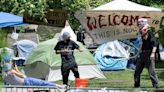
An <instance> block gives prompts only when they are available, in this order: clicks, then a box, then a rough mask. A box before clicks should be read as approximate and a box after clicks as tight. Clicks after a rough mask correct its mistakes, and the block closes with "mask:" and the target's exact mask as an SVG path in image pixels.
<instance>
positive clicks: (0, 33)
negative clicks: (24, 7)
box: [0, 29, 8, 48]
mask: <svg viewBox="0 0 164 92" xmlns="http://www.w3.org/2000/svg"><path fill="white" fill-rule="evenodd" d="M7 34H8V33H7V30H2V29H0V48H3V47H6V46H7V43H6V42H7V41H6V40H7Z"/></svg>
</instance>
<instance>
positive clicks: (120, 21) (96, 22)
mask: <svg viewBox="0 0 164 92" xmlns="http://www.w3.org/2000/svg"><path fill="white" fill-rule="evenodd" d="M75 17H76V18H77V19H78V20H79V21H80V23H81V24H82V25H83V27H84V28H85V29H86V32H87V33H88V34H89V35H90V36H91V37H92V39H93V40H94V42H95V43H97V44H102V43H104V42H108V41H112V40H116V39H131V38H136V37H137V33H138V27H137V20H138V19H139V18H146V19H148V23H149V25H150V26H151V27H152V28H154V29H155V30H159V29H161V28H164V13H163V12H145V11H142V12H135V11H77V12H76V13H75Z"/></svg>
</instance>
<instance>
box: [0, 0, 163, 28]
mask: <svg viewBox="0 0 164 92" xmlns="http://www.w3.org/2000/svg"><path fill="white" fill-rule="evenodd" d="M110 1H112V0H1V2H0V11H5V12H9V13H14V14H17V15H23V13H24V12H27V13H29V14H30V15H32V16H33V17H39V18H40V19H42V18H44V16H45V13H46V12H47V10H48V9H65V10H69V14H70V15H69V18H68V19H69V22H70V23H71V27H72V28H73V29H74V30H77V28H78V26H79V25H80V23H79V21H78V20H77V19H76V18H75V17H74V13H75V12H76V11H78V10H90V9H94V8H96V7H98V6H100V5H102V4H105V3H108V2H110ZM131 1H133V2H137V3H139V4H142V5H147V6H153V7H157V8H162V9H164V0H131Z"/></svg>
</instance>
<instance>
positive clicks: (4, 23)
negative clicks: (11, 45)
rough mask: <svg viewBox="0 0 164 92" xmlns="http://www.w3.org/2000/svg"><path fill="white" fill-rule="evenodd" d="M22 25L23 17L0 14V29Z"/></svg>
mask: <svg viewBox="0 0 164 92" xmlns="http://www.w3.org/2000/svg"><path fill="white" fill-rule="evenodd" d="M20 25H24V23H23V17H21V16H17V15H14V14H10V13H5V12H0V28H2V27H9V26H10V27H12V26H20Z"/></svg>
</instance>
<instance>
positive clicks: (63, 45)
mask: <svg viewBox="0 0 164 92" xmlns="http://www.w3.org/2000/svg"><path fill="white" fill-rule="evenodd" d="M78 48H79V46H78V45H77V44H76V43H75V42H74V41H72V40H69V41H68V42H64V41H59V42H58V43H57V45H56V46H55V48H54V50H56V51H57V50H63V49H66V50H68V51H67V52H61V53H60V54H61V59H62V67H65V68H71V67H73V66H74V65H76V62H75V58H74V55H73V50H74V49H78Z"/></svg>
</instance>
